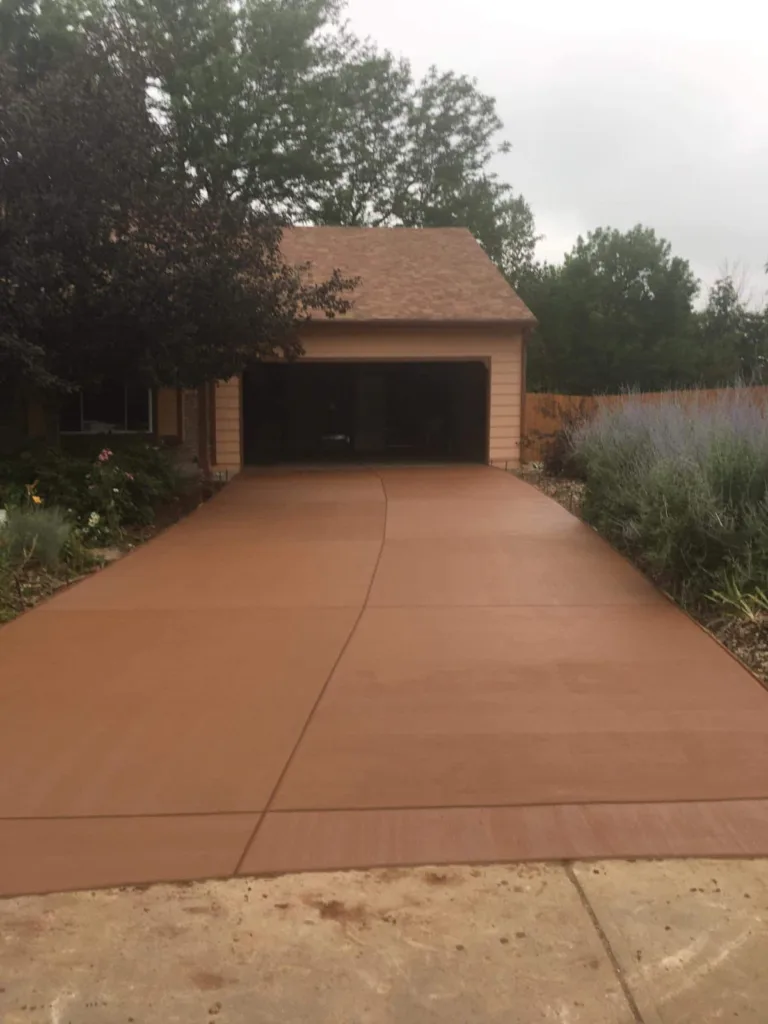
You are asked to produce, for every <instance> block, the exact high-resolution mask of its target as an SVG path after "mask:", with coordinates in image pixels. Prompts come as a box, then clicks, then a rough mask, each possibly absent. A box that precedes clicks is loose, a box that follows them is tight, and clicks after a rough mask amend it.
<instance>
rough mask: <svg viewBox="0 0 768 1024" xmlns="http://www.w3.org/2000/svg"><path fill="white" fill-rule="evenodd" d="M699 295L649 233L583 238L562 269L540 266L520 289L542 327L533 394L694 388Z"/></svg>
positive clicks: (682, 266) (685, 269)
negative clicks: (684, 386) (694, 303)
mask: <svg viewBox="0 0 768 1024" xmlns="http://www.w3.org/2000/svg"><path fill="white" fill-rule="evenodd" d="M697 291H698V282H697V280H696V278H695V277H694V275H693V272H692V271H691V268H690V266H689V264H688V262H687V261H686V260H684V259H681V258H680V257H677V256H673V255H672V252H671V246H670V244H669V242H667V241H666V240H664V239H662V238H658V237H657V236H656V234H655V232H654V231H653V230H652V229H651V228H645V227H642V226H641V225H638V226H637V227H634V228H632V229H631V230H630V231H627V232H624V233H622V232H620V231H617V230H615V229H611V228H597V229H596V230H595V231H592V232H590V233H589V234H588V235H587V237H586V238H581V237H580V238H579V239H578V240H577V242H576V245H575V246H574V248H573V250H572V252H571V253H569V254H568V255H567V256H566V257H565V262H564V263H563V265H562V267H551V266H544V267H541V268H537V270H536V271H535V272H533V273H529V274H526V275H525V276H524V279H523V280H522V282H521V294H522V296H523V298H524V299H525V300H526V301H527V302H528V305H529V306H530V307H531V309H532V310H533V311H534V313H535V314H536V316H537V317H538V319H539V328H538V330H537V332H536V334H535V337H534V338H533V340H532V344H531V347H530V352H529V364H528V366H529V386H532V387H533V388H534V389H536V390H551V391H560V392H566V393H571V394H595V393H600V392H614V393H615V392H617V391H620V390H621V389H622V388H626V387H637V388H640V389H642V390H658V389H662V388H665V387H668V386H670V385H675V384H680V385H682V384H690V383H695V382H696V380H697V375H698V373H699V368H700V362H699V359H698V356H697V352H696V344H695V332H694V326H695V323H694V313H693V300H694V297H695V295H696V293H697Z"/></svg>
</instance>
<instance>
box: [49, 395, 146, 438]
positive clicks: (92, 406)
mask: <svg viewBox="0 0 768 1024" xmlns="http://www.w3.org/2000/svg"><path fill="white" fill-rule="evenodd" d="M59 426H60V429H61V432H62V434H135V433H142V434H146V433H151V431H152V392H151V391H150V390H149V389H148V388H137V387H126V386H125V385H123V384H104V385H103V386H102V387H100V388H99V389H98V390H95V389H90V388H89V389H87V390H85V391H78V392H76V393H75V394H73V395H69V396H68V397H67V398H66V399H65V400H64V404H63V405H62V408H61V414H60V418H59Z"/></svg>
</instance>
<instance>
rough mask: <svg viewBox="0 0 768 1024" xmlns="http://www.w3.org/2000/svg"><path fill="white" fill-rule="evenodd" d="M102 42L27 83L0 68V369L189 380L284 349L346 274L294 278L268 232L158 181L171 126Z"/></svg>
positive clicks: (168, 177) (33, 379) (65, 381)
mask: <svg viewBox="0 0 768 1024" xmlns="http://www.w3.org/2000/svg"><path fill="white" fill-rule="evenodd" d="M108 43H109V44H108V45H99V44H98V41H97V40H91V42H90V44H89V45H88V46H80V45H77V46H75V47H74V49H73V51H72V52H71V53H70V54H69V55H68V56H67V58H66V60H64V61H62V62H61V63H60V65H59V66H58V67H51V68H50V69H48V70H44V69H41V68H37V69H36V71H35V74H33V75H31V76H30V75H27V74H22V75H20V73H19V67H18V66H14V64H13V63H5V64H2V63H0V109H2V112H3V113H2V124H1V126H0V377H2V378H4V379H6V380H11V381H17V382H18V383H19V384H20V385H22V384H24V383H29V384H34V385H38V386H40V385H42V386H44V387H48V388H52V389H57V388H58V389H61V388H66V387H70V386H73V385H84V384H87V383H91V382H94V383H97V382H99V381H100V380H102V379H103V378H105V377H120V378H123V379H126V380H130V379H134V380H140V381H142V382H145V383H148V384H170V385H184V386H196V385H199V384H200V383H202V382H203V381H205V380H208V379H211V378H224V377H228V376H230V375H232V374H234V373H236V372H239V370H241V369H242V368H243V366H244V365H245V364H246V363H247V362H248V361H250V360H251V359H255V358H259V357H260V356H263V355H266V354H274V353H281V354H288V355H292V354H297V353H298V352H299V346H298V343H297V340H296V328H297V324H298V322H299V321H300V320H301V319H303V318H304V317H305V316H306V315H307V314H308V313H309V312H311V311H316V312H319V313H321V314H323V313H325V314H328V315H333V314H334V313H335V312H337V311H341V310H344V309H346V308H348V303H347V302H346V299H345V297H344V296H345V290H346V287H347V286H348V285H349V283H350V282H345V281H343V280H342V279H341V278H340V277H339V276H338V275H334V276H333V277H332V278H331V279H329V280H328V281H326V282H322V283H320V284H319V285H317V286H308V285H306V284H303V283H302V282H301V280H300V279H299V276H298V275H297V274H296V272H295V269H294V268H291V267H288V266H286V265H285V264H284V262H283V261H282V258H281V256H280V249H279V240H280V231H279V228H277V227H276V226H275V225H274V224H271V223H269V222H266V221H264V219H263V218H261V217H259V215H258V214H257V213H255V212H254V211H253V209H252V208H251V207H250V206H249V205H248V204H245V203H242V202H237V201H235V200H231V201H227V202H222V201H218V200H217V199H215V198H213V197H203V196H201V195H200V194H199V193H198V192H197V191H196V190H194V189H192V188H190V187H188V186H187V185H185V183H184V182H183V181H179V180H178V179H177V178H176V177H175V176H174V175H173V174H170V173H169V167H170V166H172V163H173V160H172V155H173V154H174V153H175V152H176V149H177V144H176V140H175V138H174V135H173V128H172V126H170V125H163V124H161V123H159V122H158V121H157V120H156V119H154V118H153V117H151V116H150V115H149V113H148V111H147V104H146V91H145V82H144V68H143V66H142V65H139V66H138V67H132V66H131V65H130V64H129V62H128V60H127V55H126V52H125V51H120V52H118V51H114V50H112V49H111V40H110V41H108ZM55 63H56V62H54V64H55ZM27 70H29V69H27Z"/></svg>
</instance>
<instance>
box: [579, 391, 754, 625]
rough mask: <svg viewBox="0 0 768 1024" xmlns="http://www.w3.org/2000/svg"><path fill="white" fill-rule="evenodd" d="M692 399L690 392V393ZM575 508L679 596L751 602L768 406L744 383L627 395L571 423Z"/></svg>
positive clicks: (704, 600) (693, 600) (690, 600)
mask: <svg viewBox="0 0 768 1024" xmlns="http://www.w3.org/2000/svg"><path fill="white" fill-rule="evenodd" d="M689 399H690V396H689ZM571 440H572V444H573V448H574V452H575V456H576V459H577V461H578V464H579V465H580V467H581V470H582V472H583V474H584V478H585V481H586V487H585V492H584V501H583V505H582V515H583V517H584V519H586V520H587V522H589V523H591V524H592V525H593V526H594V527H595V528H596V529H597V530H598V531H599V532H600V533H601V534H603V536H605V537H606V538H608V539H609V540H610V541H611V542H612V543H613V544H615V545H616V546H617V547H618V548H620V549H622V550H624V551H625V552H627V554H629V555H630V556H631V557H632V558H633V559H634V560H635V561H637V562H638V564H639V565H641V566H642V567H643V568H645V569H646V570H647V571H648V572H649V573H650V574H651V575H653V576H654V578H656V579H657V580H658V581H659V582H660V583H661V584H662V585H663V586H664V587H665V588H666V589H668V590H669V591H670V592H671V593H672V594H674V595H675V596H676V597H677V598H678V599H680V600H681V601H682V602H683V603H686V604H689V605H694V606H696V605H698V606H703V605H705V604H706V603H707V601H708V600H710V599H713V598H715V596H716V595H719V598H718V599H719V600H720V602H721V603H725V602H729V601H730V602H731V603H744V605H745V606H746V607H748V606H749V605H750V603H751V602H759V601H760V600H761V599H762V597H761V595H762V596H763V597H764V594H763V591H764V589H765V588H766V581H768V412H766V410H765V408H763V407H761V406H759V405H758V404H756V402H755V400H754V398H753V397H751V396H750V394H749V392H748V390H746V389H743V390H742V389H734V391H733V392H731V393H730V394H727V395H725V396H722V397H720V398H719V399H718V400H717V401H714V402H713V401H711V400H710V401H701V402H698V403H697V402H695V401H694V402H693V403H692V402H691V401H690V400H688V401H687V402H686V403H685V406H683V405H682V404H681V402H680V401H679V399H678V398H676V397H675V395H673V394H670V395H669V397H668V398H667V399H666V400H663V401H659V402H655V403H653V404H649V403H642V402H634V401H632V399H631V398H628V399H627V401H626V402H624V403H622V404H621V405H617V406H613V407H608V408H603V409H601V410H600V411H599V413H598V414H597V416H596V417H595V418H594V419H592V420H590V421H589V422H587V423H583V424H582V425H580V426H579V427H577V428H576V429H575V430H574V431H573V432H572V435H571Z"/></svg>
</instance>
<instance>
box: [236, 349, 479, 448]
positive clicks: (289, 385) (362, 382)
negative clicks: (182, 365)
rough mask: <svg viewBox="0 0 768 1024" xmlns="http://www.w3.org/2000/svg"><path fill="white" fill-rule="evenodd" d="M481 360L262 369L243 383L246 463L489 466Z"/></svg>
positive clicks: (255, 369) (279, 365)
mask: <svg viewBox="0 0 768 1024" xmlns="http://www.w3.org/2000/svg"><path fill="white" fill-rule="evenodd" d="M488 385H489V375H488V367H487V366H486V364H485V363H484V361H482V360H470V359H466V360H464V359H453V360H436V359H433V360H408V361H394V360H389V361H360V362H352V361H349V362H348V361H334V360H318V361H312V360H309V361H305V360H300V361H298V362H294V363H284V362H283V363H278V362H274V363H261V364H257V365H256V366H254V367H252V368H251V369H250V370H249V371H248V372H247V373H245V374H244V376H243V385H242V386H243V442H244V458H245V462H246V463H249V464H252V465H253V464H260V463H274V462H296V461H300V462H307V461H316V460H319V461H344V460H356V461H360V460H383V461H387V462H392V461H455V462H487V461H488V394H489V388H488Z"/></svg>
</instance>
